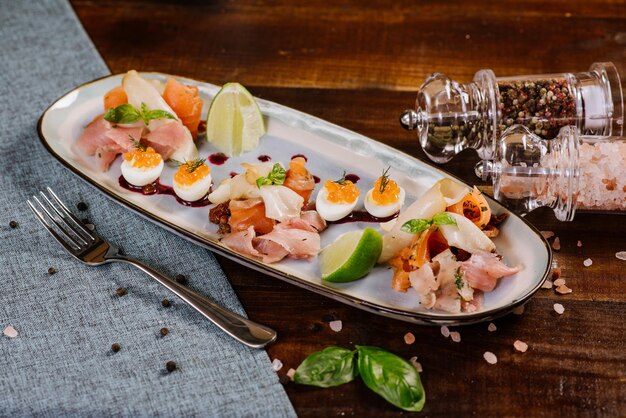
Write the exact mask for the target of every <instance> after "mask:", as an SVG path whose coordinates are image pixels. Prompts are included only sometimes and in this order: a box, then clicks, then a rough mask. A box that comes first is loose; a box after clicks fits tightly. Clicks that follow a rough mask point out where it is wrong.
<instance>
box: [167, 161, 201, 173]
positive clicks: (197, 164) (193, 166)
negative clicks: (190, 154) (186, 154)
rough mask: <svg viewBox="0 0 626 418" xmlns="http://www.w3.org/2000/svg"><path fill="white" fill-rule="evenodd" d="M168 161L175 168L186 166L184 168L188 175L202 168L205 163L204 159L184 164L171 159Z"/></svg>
mask: <svg viewBox="0 0 626 418" xmlns="http://www.w3.org/2000/svg"><path fill="white" fill-rule="evenodd" d="M170 161H171V162H173V163H174V165H175V166H176V167H180V166H181V165H185V166H187V167H185V169H186V170H187V172H188V173H193V172H194V171H196V170H197V169H198V168H200V167H202V166H203V165H204V162H205V161H206V158H197V159H195V160H189V161H185V162H184V163H183V162H180V161H178V160H174V159H171V160H170Z"/></svg>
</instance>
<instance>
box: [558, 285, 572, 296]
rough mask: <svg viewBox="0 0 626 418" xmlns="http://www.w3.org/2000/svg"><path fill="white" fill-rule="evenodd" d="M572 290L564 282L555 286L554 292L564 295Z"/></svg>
mask: <svg viewBox="0 0 626 418" xmlns="http://www.w3.org/2000/svg"><path fill="white" fill-rule="evenodd" d="M572 292H573V290H572V289H570V288H569V287H567V286H565V285H564V284H562V285H561V286H558V287H557V288H556V293H559V294H561V295H566V294H568V293H572Z"/></svg>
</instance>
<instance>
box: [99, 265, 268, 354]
mask: <svg viewBox="0 0 626 418" xmlns="http://www.w3.org/2000/svg"><path fill="white" fill-rule="evenodd" d="M107 261H117V262H121V263H126V264H130V265H132V266H135V267H137V268H138V269H139V270H141V271H143V272H144V273H146V274H148V275H149V276H150V277H152V278H153V279H155V280H156V281H158V282H159V283H161V284H162V285H163V286H165V287H167V288H168V289H169V290H171V291H172V292H173V293H174V294H176V296H178V297H179V298H181V299H182V300H184V301H185V302H187V303H188V304H189V305H191V306H192V307H193V308H194V309H195V310H197V311H198V312H200V313H201V314H202V315H203V316H204V317H205V318H206V319H208V320H209V321H211V322H213V323H214V324H215V325H217V326H218V327H219V328H220V329H221V330H222V331H224V332H225V333H227V334H228V335H230V336H231V337H233V338H234V339H236V340H237V341H239V342H241V343H243V344H245V345H247V346H248V347H252V348H262V347H264V346H266V345H267V344H269V343H271V342H272V341H274V340H275V339H276V331H274V330H273V329H271V328H269V327H266V326H265V325H261V324H258V323H256V322H254V321H251V320H249V319H248V318H245V317H243V316H241V315H238V314H236V313H234V312H231V311H229V310H227V309H225V308H223V307H221V306H219V305H218V304H216V303H215V302H213V301H211V300H210V299H208V298H207V297H205V296H202V295H200V294H199V293H196V292H194V291H192V290H190V289H188V288H187V287H185V286H182V285H180V284H178V283H176V282H175V281H174V280H172V279H170V278H169V277H167V276H165V275H163V274H161V273H160V272H158V271H156V270H154V269H153V268H152V267H150V266H148V265H146V264H144V263H142V262H141V261H139V260H135V259H133V258H129V257H124V256H119V255H118V256H115V257H111V258H108V259H107Z"/></svg>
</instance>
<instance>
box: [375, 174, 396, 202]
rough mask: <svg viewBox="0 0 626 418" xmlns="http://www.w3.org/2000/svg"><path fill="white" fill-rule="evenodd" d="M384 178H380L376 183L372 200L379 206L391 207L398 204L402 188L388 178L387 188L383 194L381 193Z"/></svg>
mask: <svg viewBox="0 0 626 418" xmlns="http://www.w3.org/2000/svg"><path fill="white" fill-rule="evenodd" d="M382 179H383V178H382V177H379V178H378V180H376V181H375V182H374V190H373V191H372V199H373V200H374V202H376V203H378V204H379V205H389V204H391V203H396V202H397V201H398V199H400V187H398V184H397V183H396V182H395V181H393V180H389V178H387V179H386V180H385V182H386V184H385V188H384V190H383V192H382V193H381V192H380V189H381V187H380V183H381V182H382Z"/></svg>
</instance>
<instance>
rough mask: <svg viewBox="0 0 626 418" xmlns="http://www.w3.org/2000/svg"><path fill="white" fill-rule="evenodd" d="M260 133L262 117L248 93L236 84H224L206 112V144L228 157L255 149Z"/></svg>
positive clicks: (263, 127) (263, 125)
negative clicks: (207, 114)
mask: <svg viewBox="0 0 626 418" xmlns="http://www.w3.org/2000/svg"><path fill="white" fill-rule="evenodd" d="M264 133H265V123H264V122H263V115H262V114H261V110H260V109H259V106H258V105H257V103H256V101H255V100H254V97H252V95H251V94H250V92H249V91H248V90H246V88H245V87H244V86H242V85H241V84H239V83H226V84H224V86H222V89H221V90H220V91H219V92H218V93H217V95H216V96H215V98H213V101H212V102H211V107H210V108H209V116H208V118H207V122H206V137H207V140H208V141H209V142H210V143H211V144H213V145H214V146H215V147H216V148H218V149H219V150H220V151H222V152H223V153H224V154H226V155H228V156H229V157H232V156H234V155H239V154H241V153H242V152H247V151H252V150H253V149H255V148H256V147H257V146H258V145H259V138H260V137H261V136H262V135H263V134H264Z"/></svg>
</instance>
